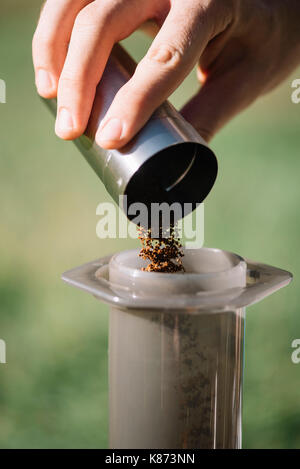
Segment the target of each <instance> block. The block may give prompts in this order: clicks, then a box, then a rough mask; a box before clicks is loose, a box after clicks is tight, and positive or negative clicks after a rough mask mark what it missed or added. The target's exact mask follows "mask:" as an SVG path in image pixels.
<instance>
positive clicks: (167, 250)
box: [139, 226, 184, 273]
mask: <svg viewBox="0 0 300 469" xmlns="http://www.w3.org/2000/svg"><path fill="white" fill-rule="evenodd" d="M139 239H140V241H141V243H142V249H141V251H140V254H139V256H140V257H141V258H142V259H144V260H148V261H150V263H149V264H148V265H147V267H144V268H142V270H143V271H146V272H165V273H176V272H184V267H183V264H182V257H183V256H184V254H183V249H182V244H181V242H180V240H179V238H178V235H177V231H176V228H175V227H174V226H171V227H170V228H169V229H168V230H166V231H164V232H163V233H162V234H161V236H160V238H152V237H151V229H148V230H146V229H145V228H141V227H140V228H139Z"/></svg>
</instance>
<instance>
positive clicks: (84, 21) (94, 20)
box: [75, 0, 116, 28]
mask: <svg viewBox="0 0 300 469" xmlns="http://www.w3.org/2000/svg"><path fill="white" fill-rule="evenodd" d="M115 14H116V8H115V2H114V1H113V2H112V1H110V2H109V1H106V0H103V1H102V2H93V3H90V4H89V5H87V6H86V7H85V8H83V9H82V10H81V11H80V12H79V13H78V15H77V18H76V21H75V24H76V25H77V26H78V27H81V28H85V27H87V28H90V27H95V26H97V27H100V26H101V23H103V24H106V25H107V23H108V22H110V21H111V20H112V18H113V17H114V16H115Z"/></svg>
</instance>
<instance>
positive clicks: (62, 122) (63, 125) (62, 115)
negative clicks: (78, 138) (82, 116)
mask: <svg viewBox="0 0 300 469" xmlns="http://www.w3.org/2000/svg"><path fill="white" fill-rule="evenodd" d="M56 126H57V129H58V130H60V131H62V132H67V131H69V130H72V129H73V126H74V124H73V119H72V116H71V113H70V111H69V110H68V109H67V108H65V107H62V108H60V109H59V112H58V116H57V122H56Z"/></svg>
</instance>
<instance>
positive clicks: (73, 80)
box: [59, 73, 84, 92]
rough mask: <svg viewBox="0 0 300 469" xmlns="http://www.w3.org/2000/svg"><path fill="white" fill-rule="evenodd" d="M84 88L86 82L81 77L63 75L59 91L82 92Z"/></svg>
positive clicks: (68, 74)
mask: <svg viewBox="0 0 300 469" xmlns="http://www.w3.org/2000/svg"><path fill="white" fill-rule="evenodd" d="M83 87H84V80H82V79H80V78H79V77H77V76H75V75H73V74H71V73H64V74H63V75H61V77H60V79H59V91H60V92H61V91H62V90H66V89H68V90H72V91H76V92H78V91H81V90H82V89H83Z"/></svg>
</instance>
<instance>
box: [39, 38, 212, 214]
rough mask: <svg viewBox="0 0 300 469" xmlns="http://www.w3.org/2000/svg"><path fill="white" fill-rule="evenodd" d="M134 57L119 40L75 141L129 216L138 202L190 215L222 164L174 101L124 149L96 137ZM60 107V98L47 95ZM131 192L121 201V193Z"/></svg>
mask: <svg viewBox="0 0 300 469" xmlns="http://www.w3.org/2000/svg"><path fill="white" fill-rule="evenodd" d="M135 66H136V64H135V62H134V61H133V60H132V59H131V57H130V56H129V55H128V54H127V53H126V52H125V50H124V49H123V48H122V47H121V46H120V45H116V46H115V47H114V48H113V51H112V54H111V56H110V58H109V60H108V63H107V66H106V68H105V71H104V73H103V76H102V78H101V81H100V83H99V85H98V87H97V91H96V97H95V101H94V105H93V110H92V113H91V118H90V120H89V123H88V126H87V129H86V131H85V134H84V135H83V136H82V137H80V138H78V139H77V140H75V143H76V145H77V147H78V148H79V150H80V151H81V153H82V154H83V155H84V156H85V158H86V160H87V161H88V162H89V164H90V165H91V166H92V168H93V169H94V170H95V172H96V173H97V175H98V176H99V177H100V179H101V180H102V182H103V183H104V185H105V187H106V189H107V191H108V192H109V194H110V195H111V196H112V198H113V199H114V200H115V201H116V203H117V204H118V205H119V203H120V202H121V204H122V209H123V210H124V211H125V213H126V214H127V216H128V218H129V219H132V218H133V216H132V215H131V214H129V213H128V210H127V207H128V206H130V205H131V204H133V203H136V202H139V203H144V204H145V205H146V206H147V208H148V209H149V208H150V204H151V203H153V202H154V203H163V202H167V203H168V204H170V205H171V204H173V203H174V202H177V203H179V204H180V205H181V206H182V207H183V206H184V204H188V205H185V207H184V208H185V212H184V211H183V210H182V215H183V216H184V215H187V214H188V213H189V212H190V211H192V210H194V209H195V208H196V206H197V204H199V203H201V202H203V200H204V199H205V198H206V196H207V195H208V194H209V192H210V190H211V188H212V187H213V185H214V182H215V180H216V176H217V171H218V164H217V160H216V157H215V155H214V153H213V152H212V150H211V149H210V148H209V147H208V146H207V144H206V142H205V141H204V140H203V138H202V137H201V136H200V135H199V134H198V132H196V130H195V129H194V128H193V127H192V126H191V125H190V124H189V123H188V122H187V121H186V120H185V119H184V118H183V117H182V116H181V115H180V114H179V113H178V112H177V111H176V109H175V108H174V107H173V106H172V105H171V104H170V103H169V102H165V103H164V104H162V105H161V106H160V107H159V108H158V109H157V110H156V111H155V112H154V114H153V115H152V117H151V118H150V119H149V121H148V122H147V124H146V125H145V126H144V127H143V128H142V130H141V131H140V132H139V133H138V134H137V135H136V137H135V138H133V139H132V140H131V142H130V143H129V144H127V145H126V146H125V147H123V148H122V149H120V150H104V149H103V148H101V147H100V146H99V145H98V144H97V143H96V142H95V134H96V131H97V129H98V127H99V124H100V122H101V120H102V119H103V117H104V116H105V114H106V111H107V110H108V108H109V106H110V104H111V103H112V101H113V99H114V97H115V95H116V93H117V91H118V90H119V89H120V88H121V87H122V86H123V85H124V84H125V83H126V82H127V81H128V80H129V78H130V77H131V76H132V74H133V73H134V70H135ZM46 102H47V104H48V105H49V106H50V108H51V109H52V111H53V112H56V100H51V101H46ZM124 195H125V196H127V199H126V198H123V199H122V200H121V201H120V199H119V197H120V196H124Z"/></svg>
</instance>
